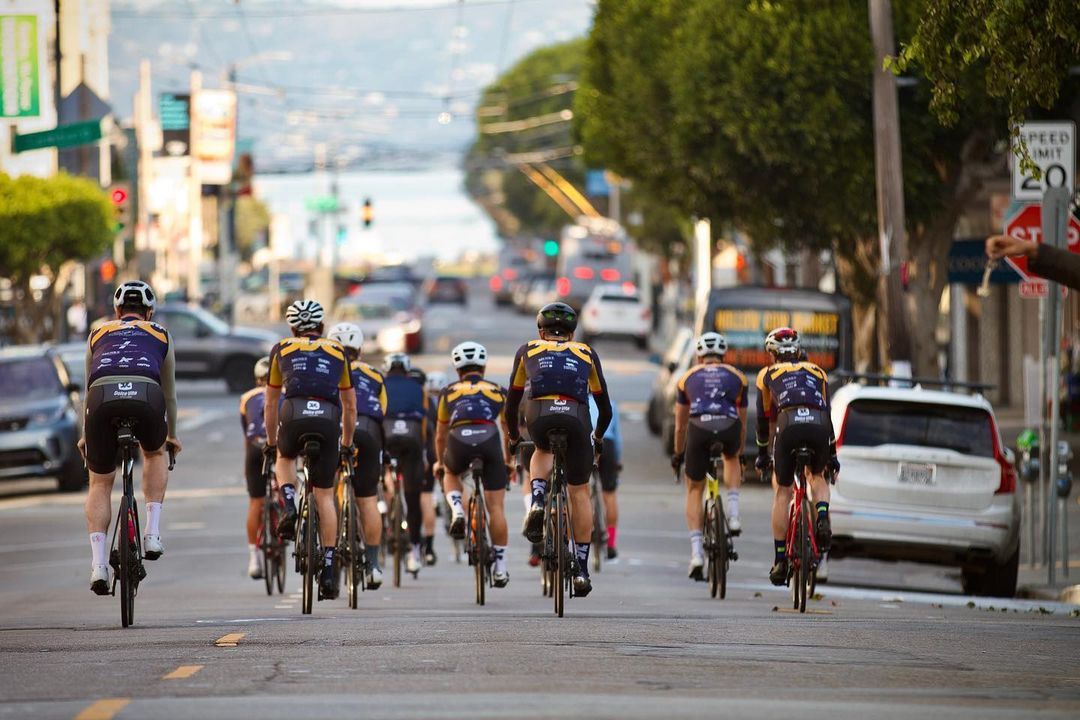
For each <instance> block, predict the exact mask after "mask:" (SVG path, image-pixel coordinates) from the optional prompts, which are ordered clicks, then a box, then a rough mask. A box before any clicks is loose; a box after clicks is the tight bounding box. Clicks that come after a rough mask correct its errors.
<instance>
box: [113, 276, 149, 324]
mask: <svg viewBox="0 0 1080 720" xmlns="http://www.w3.org/2000/svg"><path fill="white" fill-rule="evenodd" d="M156 305H157V298H156V297H155V296H154V290H153V288H151V287H150V286H149V285H147V284H146V283H144V282H143V281H142V280H129V281H127V282H126V283H121V284H120V286H119V287H117V288H116V292H115V293H113V308H115V309H117V310H119V309H120V308H121V307H125V306H126V307H131V306H136V307H138V306H142V307H144V308H146V312H147V315H148V316H149V315H153V314H154V307H156Z"/></svg>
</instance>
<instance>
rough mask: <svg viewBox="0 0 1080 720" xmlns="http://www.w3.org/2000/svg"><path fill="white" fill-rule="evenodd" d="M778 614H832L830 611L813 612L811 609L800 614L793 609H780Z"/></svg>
mask: <svg viewBox="0 0 1080 720" xmlns="http://www.w3.org/2000/svg"><path fill="white" fill-rule="evenodd" d="M779 612H782V613H792V614H798V615H832V614H833V611H832V610H814V609H813V608H806V612H805V613H800V612H799V611H798V610H795V609H794V608H780V610H779Z"/></svg>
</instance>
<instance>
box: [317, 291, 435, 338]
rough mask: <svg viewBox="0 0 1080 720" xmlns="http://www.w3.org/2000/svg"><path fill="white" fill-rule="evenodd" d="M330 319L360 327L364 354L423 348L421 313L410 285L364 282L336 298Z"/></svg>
mask: <svg viewBox="0 0 1080 720" xmlns="http://www.w3.org/2000/svg"><path fill="white" fill-rule="evenodd" d="M334 322H335V323H337V322H351V323H356V324H357V325H359V326H360V329H362V330H363V331H364V353H365V354H380V353H392V352H407V353H420V352H423V351H424V323H423V312H422V310H421V308H420V306H419V305H417V303H416V298H415V293H414V292H413V290H412V286H411V285H406V284H400V283H379V284H376V285H364V286H362V287H360V289H359V290H358V291H357V292H356V293H355V294H353V295H350V296H348V297H344V298H342V299H341V300H339V301H338V303H337V305H336V306H335V307H334Z"/></svg>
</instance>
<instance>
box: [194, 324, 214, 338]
mask: <svg viewBox="0 0 1080 720" xmlns="http://www.w3.org/2000/svg"><path fill="white" fill-rule="evenodd" d="M211 334H212V333H211V332H210V328H208V327H207V326H206V325H203V324H201V323H200V324H199V326H198V327H197V328H195V337H197V338H206V337H210V335H211Z"/></svg>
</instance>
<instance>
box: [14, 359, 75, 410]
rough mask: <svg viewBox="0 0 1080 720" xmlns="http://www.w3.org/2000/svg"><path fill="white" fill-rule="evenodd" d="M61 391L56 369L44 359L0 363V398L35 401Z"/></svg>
mask: <svg viewBox="0 0 1080 720" xmlns="http://www.w3.org/2000/svg"><path fill="white" fill-rule="evenodd" d="M61 391H62V388H61V387H60V378H59V376H57V374H56V367H55V366H54V365H53V364H52V363H51V362H49V361H48V360H46V359H44V358H27V359H25V360H23V359H19V360H8V361H6V362H4V361H0V398H3V399H5V400H35V399H43V398H49V397H53V396H55V395H57V394H59V393H60V392H61Z"/></svg>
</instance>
